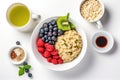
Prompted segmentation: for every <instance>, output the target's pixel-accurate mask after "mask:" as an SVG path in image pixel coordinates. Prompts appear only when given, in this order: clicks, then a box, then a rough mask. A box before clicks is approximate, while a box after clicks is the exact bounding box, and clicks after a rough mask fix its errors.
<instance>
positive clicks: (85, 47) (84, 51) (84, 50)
mask: <svg viewBox="0 0 120 80" xmlns="http://www.w3.org/2000/svg"><path fill="white" fill-rule="evenodd" d="M58 17H59V16H54V17H50V18H47V19H45V20H43V21H42V22H40V23H39V24H38V25H37V27H36V28H35V29H34V31H33V33H32V36H31V39H30V44H31V50H32V52H33V54H34V57H35V58H36V59H37V57H36V55H35V53H34V50H33V48H34V47H33V45H34V42H33V38H34V36H35V33H36V32H35V31H36V30H37V29H40V27H41V26H42V24H44V23H45V22H46V21H48V20H52V19H57V18H58ZM69 20H70V21H71V22H72V23H74V25H75V26H76V25H77V23H76V22H75V20H73V19H71V18H70V19H69ZM80 30H81V32H82V33H83V36H84V39H85V41H84V43H85V44H83V45H84V46H83V47H82V50H81V52H82V51H83V53H82V55H81V58H80V60H79V61H76V64H75V65H72V66H71V67H69V68H64V69H53V68H50V67H47V66H45V65H44V64H43V63H42V62H41V61H38V59H37V61H38V62H39V63H41V64H42V65H43V66H44V67H46V68H47V69H49V70H53V71H66V70H69V69H71V68H73V67H75V66H76V65H77V64H78V63H80V62H81V61H82V59H83V58H84V56H85V54H86V51H87V37H86V34H85V32H84V31H83V29H80ZM37 33H38V32H37ZM81 52H80V54H81ZM78 56H79V55H78ZM77 58H78V57H77ZM77 60H78V59H77ZM73 61H75V60H73ZM73 61H72V62H73ZM69 63H71V62H69ZM64 64H66V63H64ZM58 65H59V64H58ZM60 65H62V64H60Z"/></svg>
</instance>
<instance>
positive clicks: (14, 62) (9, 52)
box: [8, 45, 27, 65]
mask: <svg viewBox="0 0 120 80" xmlns="http://www.w3.org/2000/svg"><path fill="white" fill-rule="evenodd" d="M14 48H21V49H23V50H24V53H25V56H24V58H23V59H22V60H21V61H18V62H16V61H13V60H12V59H11V56H10V54H11V52H12V50H13V49H14ZM8 57H9V60H10V62H11V63H13V64H16V65H19V64H22V63H23V62H24V61H25V60H26V59H27V51H26V50H25V48H23V47H22V46H19V45H14V46H12V47H11V48H10V49H9V51H8Z"/></svg>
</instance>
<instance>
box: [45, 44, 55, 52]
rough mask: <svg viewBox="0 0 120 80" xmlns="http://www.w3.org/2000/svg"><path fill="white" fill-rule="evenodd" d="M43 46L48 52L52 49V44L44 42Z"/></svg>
mask: <svg viewBox="0 0 120 80" xmlns="http://www.w3.org/2000/svg"><path fill="white" fill-rule="evenodd" d="M45 48H46V50H47V51H50V52H51V51H53V50H54V46H53V45H51V44H45Z"/></svg>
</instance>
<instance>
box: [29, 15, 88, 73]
mask: <svg viewBox="0 0 120 80" xmlns="http://www.w3.org/2000/svg"><path fill="white" fill-rule="evenodd" d="M57 19H58V17H50V18H48V19H46V20H44V21H43V22H41V23H39V24H38V25H37V27H36V28H35V29H34V31H33V34H32V37H31V48H32V51H33V54H34V56H35V58H36V59H37V61H38V62H39V63H40V64H42V65H43V66H44V67H46V68H47V69H50V70H53V71H65V70H69V69H71V68H73V67H75V66H76V65H77V64H78V63H79V62H80V61H81V60H82V59H83V57H84V56H85V53H86V49H87V39H86V35H85V32H84V31H83V30H82V29H81V28H80V26H79V25H78V24H77V23H75V21H74V20H73V19H71V18H70V19H69V21H70V22H72V23H74V25H75V26H76V30H77V32H78V34H80V35H81V37H82V44H83V45H82V49H81V52H80V54H79V55H78V56H77V57H76V58H75V59H74V60H72V61H70V62H66V63H63V64H51V63H49V62H47V61H46V60H45V58H44V57H43V56H42V55H41V54H40V53H39V51H38V49H37V45H36V40H37V39H38V34H39V30H40V28H41V27H42V25H43V24H44V23H48V22H50V21H51V20H57Z"/></svg>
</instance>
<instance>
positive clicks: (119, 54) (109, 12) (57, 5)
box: [0, 0, 120, 80]
mask: <svg viewBox="0 0 120 80" xmlns="http://www.w3.org/2000/svg"><path fill="white" fill-rule="evenodd" d="M81 1H82V0H2V1H1V2H0V80H120V0H102V2H103V3H104V5H105V8H106V9H105V10H106V11H105V14H104V16H103V18H102V22H103V26H104V28H103V29H104V30H105V31H108V32H110V33H111V34H112V35H113V37H114V40H115V45H114V47H113V49H112V50H111V51H110V52H109V53H107V54H98V53H96V52H95V51H94V50H93V48H92V44H91V37H92V35H93V34H94V33H95V32H96V31H98V29H97V27H96V25H95V24H90V23H88V22H86V21H84V20H83V19H82V18H81V17H80V15H79V4H80V2H81ZM15 2H22V3H24V4H26V5H27V6H28V7H29V8H30V9H31V10H33V11H36V12H38V13H39V14H41V16H42V19H41V21H43V20H44V19H46V18H49V17H51V16H59V15H66V14H67V13H68V12H70V17H71V18H73V19H74V20H76V21H77V22H78V23H79V24H80V27H82V28H83V29H84V31H85V32H86V35H87V38H88V50H87V53H86V55H85V57H84V59H83V60H82V61H81V63H80V64H79V65H77V66H76V67H75V68H73V69H71V70H69V71H64V72H54V71H50V70H47V69H46V68H44V67H43V66H42V65H41V64H39V63H38V62H37V60H36V59H35V57H34V55H33V53H32V51H31V49H30V37H31V33H21V32H18V31H16V30H14V29H13V28H12V27H11V26H10V25H9V24H8V23H7V21H6V10H7V8H8V6H9V5H11V4H12V3H15ZM17 40H20V41H21V42H22V45H23V46H24V47H25V48H26V49H27V51H28V52H29V53H28V62H29V64H31V65H32V70H31V72H32V73H33V79H29V78H28V77H27V74H25V75H24V76H22V77H19V76H18V74H17V73H18V67H17V66H14V65H12V64H11V63H10V62H9V59H8V57H7V56H8V49H9V47H10V46H11V45H13V44H15V42H16V41H17Z"/></svg>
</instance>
